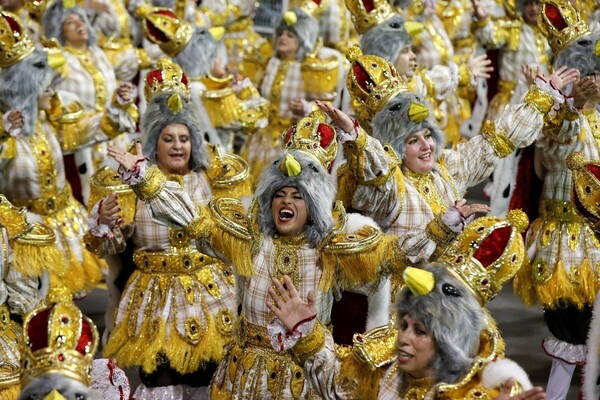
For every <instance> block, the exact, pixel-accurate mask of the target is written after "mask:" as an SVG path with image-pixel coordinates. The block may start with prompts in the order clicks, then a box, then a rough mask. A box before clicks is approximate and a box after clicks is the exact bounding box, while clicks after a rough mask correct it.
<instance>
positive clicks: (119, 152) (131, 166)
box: [108, 142, 146, 171]
mask: <svg viewBox="0 0 600 400" xmlns="http://www.w3.org/2000/svg"><path fill="white" fill-rule="evenodd" d="M108 156H109V157H110V158H112V159H114V160H115V161H116V162H118V163H119V164H121V166H122V167H123V168H125V170H126V171H133V170H135V167H136V165H137V164H138V163H139V162H140V161H142V160H144V159H145V158H146V157H144V155H143V154H142V144H141V143H139V142H138V143H136V145H135V154H131V153H129V152H127V151H125V150H123V149H121V148H120V147H116V146H108Z"/></svg>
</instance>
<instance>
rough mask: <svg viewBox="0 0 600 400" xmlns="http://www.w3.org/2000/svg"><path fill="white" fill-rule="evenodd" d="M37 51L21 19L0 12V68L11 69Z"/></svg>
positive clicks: (6, 12) (5, 12)
mask: <svg viewBox="0 0 600 400" xmlns="http://www.w3.org/2000/svg"><path fill="white" fill-rule="evenodd" d="M33 50H35V46H34V45H33V42H32V41H31V39H30V38H29V36H28V35H27V33H26V32H25V29H23V24H22V23H21V20H20V19H19V17H17V16H16V15H15V14H13V13H10V12H8V11H0V68H6V67H10V66H11V65H14V64H16V63H17V62H19V61H21V60H22V59H24V58H25V57H27V56H28V55H30V54H31V53H33Z"/></svg>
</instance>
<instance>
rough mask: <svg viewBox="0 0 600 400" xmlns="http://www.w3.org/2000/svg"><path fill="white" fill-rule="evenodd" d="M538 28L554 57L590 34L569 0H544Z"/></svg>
mask: <svg viewBox="0 0 600 400" xmlns="http://www.w3.org/2000/svg"><path fill="white" fill-rule="evenodd" d="M538 27H539V28H540V31H542V33H543V35H544V36H545V37H546V39H547V40H548V44H549V45H550V47H551V48H552V51H553V52H554V54H555V55H557V54H558V53H560V52H561V51H562V50H563V49H564V48H565V47H567V46H568V45H570V44H571V43H573V42H574V41H575V40H577V39H579V38H580V37H582V36H583V35H586V34H588V33H590V29H589V28H588V26H587V24H586V23H585V21H584V20H582V19H581V16H580V15H579V13H578V12H577V10H575V8H573V6H572V5H571V3H570V2H569V0H544V1H542V11H541V13H540V16H539V19H538Z"/></svg>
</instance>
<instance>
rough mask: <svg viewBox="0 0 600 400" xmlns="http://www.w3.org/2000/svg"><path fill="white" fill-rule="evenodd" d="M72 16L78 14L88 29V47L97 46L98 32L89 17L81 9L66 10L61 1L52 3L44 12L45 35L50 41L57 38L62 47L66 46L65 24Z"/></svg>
mask: <svg viewBox="0 0 600 400" xmlns="http://www.w3.org/2000/svg"><path fill="white" fill-rule="evenodd" d="M71 14H77V15H79V17H80V18H81V20H82V21H83V22H85V24H86V25H87V28H88V41H87V45H88V46H94V45H95V44H96V41H97V40H96V33H95V32H96V30H95V29H94V27H92V24H91V23H90V21H89V20H88V17H87V15H86V13H85V10H83V9H82V8H81V7H73V8H64V7H63V3H62V1H60V0H57V1H54V2H52V4H50V6H48V8H47V9H46V11H45V12H44V16H43V18H42V26H43V27H44V34H45V35H46V37H47V38H48V39H52V38H56V40H58V41H59V43H60V44H61V45H63V46H64V45H65V36H64V34H63V24H64V22H65V19H67V17H68V16H69V15H71Z"/></svg>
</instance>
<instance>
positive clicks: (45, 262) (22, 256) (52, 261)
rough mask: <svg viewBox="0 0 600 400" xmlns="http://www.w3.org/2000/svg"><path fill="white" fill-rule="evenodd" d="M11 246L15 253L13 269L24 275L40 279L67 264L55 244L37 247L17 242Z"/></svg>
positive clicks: (13, 242)
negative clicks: (50, 271) (44, 273)
mask: <svg viewBox="0 0 600 400" xmlns="http://www.w3.org/2000/svg"><path fill="white" fill-rule="evenodd" d="M11 245H12V248H13V252H14V256H13V267H14V268H15V269H16V270H17V271H18V272H19V273H20V274H22V275H25V276H35V277H39V276H41V275H42V273H43V272H44V271H46V270H53V269H55V268H56V266H60V265H66V264H67V261H66V260H65V258H64V255H63V254H61V253H60V252H59V251H58V248H57V247H56V245H55V244H51V245H49V246H37V245H31V244H24V243H19V241H18V240H15V241H12V242H11Z"/></svg>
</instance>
